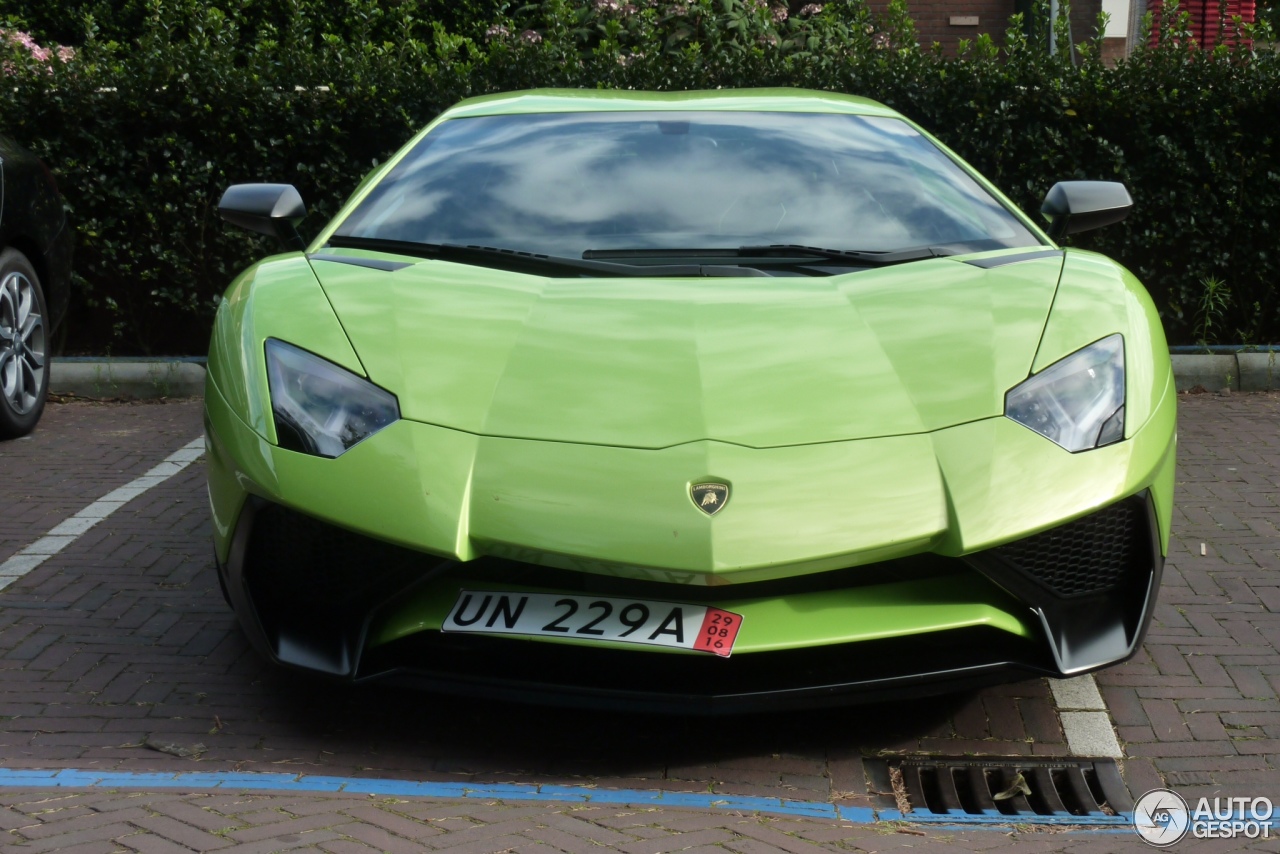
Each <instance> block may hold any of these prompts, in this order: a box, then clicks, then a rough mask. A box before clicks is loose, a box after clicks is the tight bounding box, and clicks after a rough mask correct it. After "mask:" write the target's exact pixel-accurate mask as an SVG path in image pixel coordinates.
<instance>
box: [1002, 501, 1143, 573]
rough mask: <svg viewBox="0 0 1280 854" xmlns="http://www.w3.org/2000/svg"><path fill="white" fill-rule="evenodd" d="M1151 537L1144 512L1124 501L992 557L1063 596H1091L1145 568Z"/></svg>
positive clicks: (1021, 542)
mask: <svg viewBox="0 0 1280 854" xmlns="http://www.w3.org/2000/svg"><path fill="white" fill-rule="evenodd" d="M1145 536H1146V515H1145V511H1144V508H1143V507H1142V505H1141V504H1139V503H1138V502H1135V501H1122V502H1120V503H1119V504H1114V505H1112V506H1110V507H1107V508H1106V509H1104V510H1100V511H1098V512H1097V513H1094V514H1092V515H1089V516H1085V517H1084V518H1083V519H1077V520H1076V521H1074V522H1068V523H1067V524H1066V525H1062V526H1060V527H1057V528H1054V529H1052V530H1049V531H1044V532H1043V533H1040V534H1036V535H1034V536H1031V537H1027V538H1026V539H1023V540H1018V541H1016V542H1012V543H1008V544H1007V545H1003V546H999V547H997V548H995V549H992V553H993V554H995V555H996V556H998V557H999V558H1000V559H1001V560H1003V561H1004V562H1005V563H1007V564H1009V565H1010V566H1012V567H1013V568H1015V569H1017V570H1020V571H1021V572H1023V573H1025V574H1027V575H1029V576H1031V577H1032V578H1034V579H1035V580H1036V581H1038V582H1040V583H1041V584H1043V585H1044V586H1045V587H1048V588H1049V589H1050V590H1052V591H1053V592H1054V593H1055V594H1057V595H1058V596H1062V597H1071V596H1087V595H1089V594H1092V593H1101V592H1104V591H1106V590H1110V589H1112V588H1114V587H1116V586H1118V585H1119V584H1120V583H1121V582H1123V581H1124V579H1125V577H1126V576H1127V575H1128V573H1129V572H1131V571H1132V570H1133V569H1134V568H1135V567H1137V568H1140V567H1141V565H1142V564H1143V560H1144V558H1145V556H1146V551H1145V550H1144V547H1143V541H1144V538H1145Z"/></svg>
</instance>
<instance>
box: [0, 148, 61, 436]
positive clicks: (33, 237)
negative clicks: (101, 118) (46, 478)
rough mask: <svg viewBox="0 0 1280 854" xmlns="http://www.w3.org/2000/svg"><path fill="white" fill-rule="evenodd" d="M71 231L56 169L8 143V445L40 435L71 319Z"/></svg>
mask: <svg viewBox="0 0 1280 854" xmlns="http://www.w3.org/2000/svg"><path fill="white" fill-rule="evenodd" d="M71 244H72V236H71V228H70V227H69V226H68V225H67V216H66V211H65V210H64V208H63V205H62V196H60V195H59V194H58V186H57V184H56V183H55V182H54V180H53V175H52V174H50V172H49V168H48V167H47V166H45V165H44V164H43V163H41V162H40V159H39V158H38V157H36V156H35V155H34V154H32V153H31V152H30V151H27V150H26V149H24V148H22V147H21V146H19V145H18V144H17V143H15V142H14V141H13V140H11V139H9V138H7V137H5V136H0V439H12V438H14V437H17V436H23V435H25V434H27V433H30V432H31V431H32V430H33V429H35V426H36V422H37V421H39V420H40V413H41V412H43V411H44V401H45V396H46V394H47V393H48V390H49V342H50V341H51V340H52V338H53V333H54V331H55V330H56V329H57V328H58V326H59V325H60V324H61V323H62V320H63V318H64V317H65V316H66V313H67V300H68V298H69V296H70V291H71Z"/></svg>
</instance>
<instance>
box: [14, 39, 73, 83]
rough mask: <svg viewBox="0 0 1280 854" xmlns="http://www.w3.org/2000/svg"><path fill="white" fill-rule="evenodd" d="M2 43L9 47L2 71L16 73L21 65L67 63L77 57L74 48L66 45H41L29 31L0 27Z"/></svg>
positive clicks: (45, 65)
mask: <svg viewBox="0 0 1280 854" xmlns="http://www.w3.org/2000/svg"><path fill="white" fill-rule="evenodd" d="M0 44H3V45H4V47H5V48H6V49H7V50H6V54H7V56H6V57H5V59H4V60H3V62H2V63H0V73H4V74H14V73H16V71H17V69H18V68H19V67H23V66H27V67H29V66H32V65H34V66H37V67H40V66H44V67H47V66H48V64H49V63H50V62H54V61H57V62H60V63H67V62H70V61H71V60H72V58H73V57H75V55H76V52H75V49H74V48H70V47H67V46H66V45H57V46H56V47H41V46H40V45H38V44H36V41H35V39H33V38H32V37H31V35H30V34H29V33H24V32H21V31H19V30H5V29H0Z"/></svg>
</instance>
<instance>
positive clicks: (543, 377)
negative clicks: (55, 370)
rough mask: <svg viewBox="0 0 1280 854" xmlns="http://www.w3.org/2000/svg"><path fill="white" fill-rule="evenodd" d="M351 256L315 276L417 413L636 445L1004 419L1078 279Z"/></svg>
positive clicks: (922, 269)
mask: <svg viewBox="0 0 1280 854" xmlns="http://www.w3.org/2000/svg"><path fill="white" fill-rule="evenodd" d="M326 254H327V255H328V256H329V257H330V258H332V257H333V254H334V253H326ZM340 254H342V255H345V256H347V257H348V258H349V259H350V260H351V261H353V262H356V263H346V262H340V261H337V260H322V259H320V258H313V259H312V266H313V268H314V269H315V271H316V275H317V276H318V278H319V280H320V282H321V284H322V286H323V287H324V290H325V292H326V294H327V295H328V297H329V300H330V302H331V304H332V305H333V307H334V310H335V311H336V312H337V315H338V318H339V320H340V321H341V323H342V326H343V328H344V329H345V331H346V333H347V335H348V337H349V338H350V340H351V343H352V345H353V347H354V348H355V351H356V353H357V355H358V356H359V358H360V361H361V362H362V364H363V365H364V367H365V370H366V371H367V372H368V375H369V377H370V378H371V379H372V380H373V381H374V382H375V383H377V384H378V385H380V386H382V387H384V388H386V389H388V390H389V391H391V392H393V393H394V394H395V395H396V396H397V397H398V398H399V400H400V408H401V414H402V416H403V417H404V418H406V419H410V420H414V421H421V422H426V423H430V424H436V425H440V426H444V427H450V428H453V429H457V430H464V431H468V432H471V433H476V434H481V435H487V436H504V437H511V438H520V439H537V440H547V441H556V442H575V443H586V444H596V445H614V446H621V447H634V448H663V447H670V446H673V445H678V444H681V443H685V442H693V441H698V440H703V439H711V440H717V441H721V442H730V443H735V444H739V445H744V446H747V447H755V448H764V447H779V446H784V445H802V444H812V443H819V442H834V441H841V440H849V439H863V438H870V437H877V436H897V435H906V434H911V433H921V432H925V431H930V430H936V429H939V428H942V427H948V426H952V425H955V424H961V423H965V422H969V421H974V420H977V419H981V418H987V417H991V416H994V415H998V414H1000V413H1001V412H1002V411H1003V404H1004V394H1005V392H1006V391H1007V390H1008V389H1009V388H1010V387H1012V386H1014V385H1016V384H1017V383H1018V382H1019V381H1021V380H1022V379H1024V378H1026V376H1027V375H1028V373H1029V372H1030V368H1031V364H1032V361H1033V359H1034V357H1035V353H1036V347H1037V344H1038V342H1039V340H1040V335H1041V332H1042V330H1043V328H1044V324H1045V321H1046V318H1047V316H1048V312H1049V307H1050V305H1051V303H1052V300H1053V295H1054V291H1055V288H1056V286H1057V282H1058V278H1059V274H1060V272H1061V268H1062V258H1061V255H1060V254H1058V253H1054V254H1052V255H1050V256H1049V257H1040V258H1037V259H1034V260H1026V261H1022V262H1021V263H1012V264H1007V265H1003V266H995V267H991V268H984V267H982V266H976V265H974V264H970V263H966V262H964V261H958V260H956V259H953V258H946V259H931V260H925V261H918V262H914V263H910V264H903V265H899V266H895V267H888V268H883V269H874V270H866V271H861V272H855V273H849V274H845V275H841V276H830V277H813V278H810V277H795V278H791V277H787V278H771V277H758V278H741V279H739V278H702V279H661V278H659V279H630V278H612V279H550V278H542V277H539V276H530V275H524V274H518V273H509V272H503V271H499V270H492V269H487V268H481V267H474V266H468V265H463V264H455V263H451V262H445V261H434V260H422V261H419V260H416V259H405V258H394V259H392V258H389V256H379V255H374V254H371V253H364V252H356V251H341V252H340ZM1042 254H1043V253H1042ZM388 261H392V263H387V262H388ZM406 261H412V262H413V263H408V264H405V263H404V262H406ZM367 263H373V264H375V265H377V266H380V267H385V268H387V269H376V268H371V267H369V266H363V265H364V264H367ZM300 343H302V342H300Z"/></svg>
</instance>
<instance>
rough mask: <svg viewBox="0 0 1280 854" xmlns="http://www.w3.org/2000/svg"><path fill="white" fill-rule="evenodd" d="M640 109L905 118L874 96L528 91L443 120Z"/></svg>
mask: <svg viewBox="0 0 1280 854" xmlns="http://www.w3.org/2000/svg"><path fill="white" fill-rule="evenodd" d="M637 110H646V111H647V110H664V111H668V110H669V111H673V112H679V111H686V110H724V111H739V112H742V111H750V112H775V113H844V114H849V115H859V116H890V117H893V118H901V115H900V114H899V113H897V112H896V111H894V110H891V109H889V108H888V107H886V106H885V105H884V104H881V103H879V102H877V101H872V100H871V99H870V98H859V97H857V96H854V95H842V94H840V93H837V92H819V91H816V90H813V89H786V88H776V89H711V90H703V91H694V92H636V91H631V90H618V89H530V90H527V91H523V92H502V93H499V94H496V95H484V96H481V97H478V98H468V99H467V100H465V101H462V102H460V103H458V104H456V105H454V106H453V107H451V108H449V109H448V110H447V111H445V114H444V115H443V116H441V118H448V119H456V118H466V117H472V116H497V115H520V114H528V113H581V112H629V111H637Z"/></svg>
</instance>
